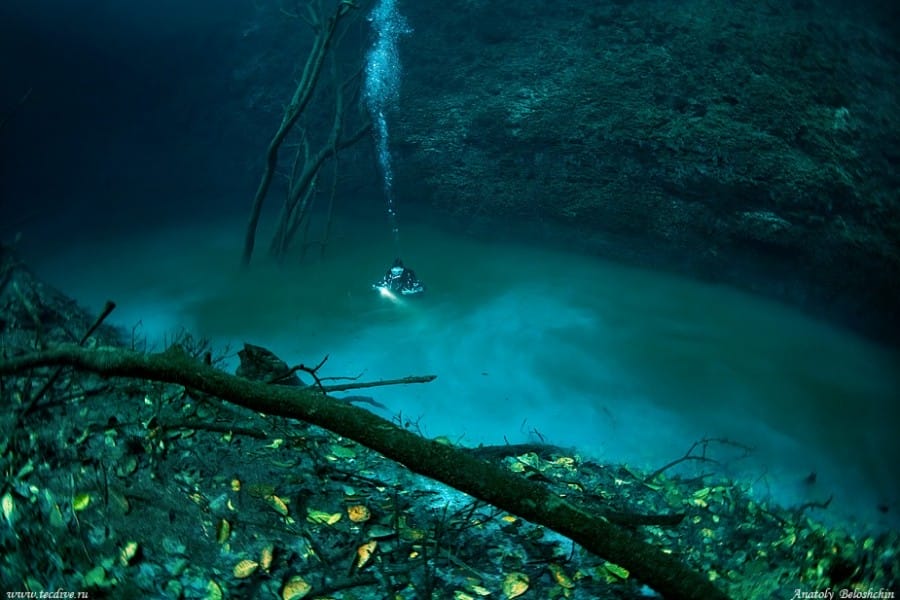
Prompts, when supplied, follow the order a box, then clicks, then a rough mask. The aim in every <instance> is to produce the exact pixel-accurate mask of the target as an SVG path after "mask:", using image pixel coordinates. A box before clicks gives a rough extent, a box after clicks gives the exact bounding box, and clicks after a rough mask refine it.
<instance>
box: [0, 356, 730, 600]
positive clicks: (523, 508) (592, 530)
mask: <svg viewBox="0 0 900 600" xmlns="http://www.w3.org/2000/svg"><path fill="white" fill-rule="evenodd" d="M63 365H65V366H70V367H74V368H76V369H81V370H85V371H91V372H94V373H97V374H98V375H101V376H104V377H130V378H138V379H144V380H149V381H157V382H165V383H172V384H179V385H183V386H185V387H188V388H192V389H196V390H198V391H201V392H204V393H207V394H210V395H213V396H216V397H219V398H221V399H223V400H226V401H229V402H232V403H234V404H238V405H240V406H244V407H247V408H250V409H252V410H254V411H258V412H262V413H266V414H270V415H275V416H280V417H287V418H294V419H299V420H302V421H305V422H307V423H310V424H313V425H318V426H320V427H323V428H325V429H328V430H330V431H332V432H334V433H336V434H338V435H342V436H345V437H347V438H349V439H352V440H354V441H356V442H358V443H359V444H362V445H364V446H366V447H368V448H371V449H372V450H375V451H376V452H379V453H381V454H382V455H384V456H385V457H387V458H389V459H391V460H394V461H396V462H399V463H401V464H403V465H404V466H406V467H407V468H409V469H410V470H412V471H414V472H416V473H419V474H421V475H424V476H426V477H430V478H432V479H435V480H437V481H440V482H442V483H445V484H447V485H449V486H451V487H453V488H456V489H458V490H460V491H462V492H464V493H466V494H469V495H471V496H473V497H475V498H477V499H479V500H483V501H485V502H488V503H490V504H493V505H494V506H496V507H498V508H500V509H503V510H505V511H508V512H510V513H513V514H516V515H518V516H520V517H522V518H524V519H527V520H529V521H531V522H533V523H537V524H540V525H543V526H545V527H548V528H550V529H552V530H554V531H556V532H558V533H560V534H562V535H564V536H566V537H568V538H570V539H572V540H574V541H575V542H577V543H579V544H581V546H583V547H584V548H585V549H586V550H588V551H590V552H592V553H594V554H596V555H598V556H600V557H602V558H604V559H607V560H609V561H612V562H614V563H616V564H618V565H620V566H622V567H624V568H626V569H628V570H629V571H630V572H631V574H632V575H633V576H634V577H635V578H637V579H639V580H640V581H642V582H644V583H646V584H647V585H648V586H650V587H651V588H653V589H654V590H656V591H657V592H659V593H661V594H662V595H663V596H665V597H666V598H667V599H673V600H678V599H698V598H704V599H717V598H718V599H724V598H727V596H726V595H725V594H724V593H723V592H722V591H721V590H720V589H718V588H717V587H716V586H714V585H713V584H712V583H711V582H710V581H709V580H708V579H707V578H705V577H703V576H702V575H700V574H698V573H696V572H694V571H692V570H691V569H689V568H688V567H687V566H686V565H684V564H683V563H682V562H681V561H680V560H679V559H678V558H677V557H676V556H674V555H671V554H666V553H665V552H663V551H662V550H661V549H660V548H657V547H655V546H653V545H651V544H648V543H646V542H644V541H642V540H641V539H639V538H638V537H637V536H636V535H635V534H634V533H632V532H630V531H627V530H625V529H623V528H621V527H619V526H617V525H614V524H612V523H610V522H609V521H608V520H607V519H604V518H603V517H600V516H597V515H594V514H591V513H588V512H586V511H584V510H582V509H579V508H578V507H576V506H574V505H573V504H571V503H569V502H567V501H565V500H564V499H562V498H560V497H558V496H557V495H556V494H555V493H553V492H552V491H551V490H550V489H549V488H547V487H546V486H544V485H542V484H540V483H536V482H532V481H529V480H527V479H525V478H523V477H520V476H517V475H516V474H514V473H511V472H509V471H507V470H505V469H503V468H502V467H501V466H499V465H497V464H494V463H491V462H488V461H485V460H482V459H480V458H478V457H476V456H473V455H472V454H471V453H468V452H465V451H462V450H460V449H458V448H454V447H452V446H448V445H446V444H441V443H438V442H434V441H431V440H427V439H425V438H422V437H420V436H418V435H416V434H414V433H412V432H410V431H408V430H406V429H403V428H401V427H398V426H396V425H394V424H392V423H390V422H389V421H386V420H385V419H383V418H381V417H379V416H377V415H375V414H373V413H370V412H369V411H367V410H364V409H361V408H357V407H354V406H352V405H350V404H347V403H344V402H340V401H339V400H337V399H335V398H331V397H330V396H328V395H327V394H325V393H322V392H321V391H320V390H319V389H317V388H315V387H305V388H297V387H287V386H278V385H268V384H266V383H262V382H257V381H250V380H248V379H244V378H241V377H238V376H235V375H229V374H227V373H225V372H223V371H220V370H218V369H216V368H214V367H212V366H210V365H208V364H205V363H204V362H203V361H200V360H197V359H195V358H193V357H191V356H189V355H188V354H187V353H186V352H184V351H183V350H181V349H180V348H179V347H177V346H173V347H171V348H170V349H168V350H166V351H165V352H162V353H156V354H141V353H138V352H133V351H130V350H125V349H121V348H114V347H99V348H96V349H91V350H88V349H85V348H82V347H80V346H77V345H74V344H67V345H60V346H57V347H55V348H51V349H48V350H46V351H43V352H37V353H30V354H26V355H22V356H17V357H12V358H7V359H4V360H0V375H12V374H21V373H23V372H27V371H29V370H31V369H35V368H38V367H51V366H63Z"/></svg>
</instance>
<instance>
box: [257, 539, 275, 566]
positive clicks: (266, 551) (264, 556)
mask: <svg viewBox="0 0 900 600" xmlns="http://www.w3.org/2000/svg"><path fill="white" fill-rule="evenodd" d="M274 554H275V546H274V545H273V544H267V545H266V546H263V549H262V550H261V551H260V553H259V566H261V567H262V569H263V571H266V572H268V570H269V567H271V566H272V557H273V556H274Z"/></svg>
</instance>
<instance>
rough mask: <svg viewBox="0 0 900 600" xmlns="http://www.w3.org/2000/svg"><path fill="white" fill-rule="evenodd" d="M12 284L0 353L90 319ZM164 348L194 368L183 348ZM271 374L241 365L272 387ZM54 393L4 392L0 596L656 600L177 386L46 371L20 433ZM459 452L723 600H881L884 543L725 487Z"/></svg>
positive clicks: (363, 456) (373, 467) (541, 449)
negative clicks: (666, 555)
mask: <svg viewBox="0 0 900 600" xmlns="http://www.w3.org/2000/svg"><path fill="white" fill-rule="evenodd" d="M7 260H9V259H7ZM8 264H11V265H12V266H8V267H7V266H4V267H3V269H5V270H2V271H0V275H2V276H0V281H5V283H4V284H3V287H2V289H0V303H2V313H0V314H2V315H3V319H2V321H0V347H2V352H3V354H4V355H5V356H13V355H16V354H19V353H22V352H25V351H30V350H33V349H35V348H45V347H47V346H49V345H52V344H54V343H58V342H77V341H78V339H79V337H80V336H81V335H82V334H83V332H84V331H86V330H87V329H88V328H89V327H90V324H91V322H92V321H93V319H91V318H90V317H89V316H88V315H86V314H85V313H84V312H82V311H80V310H79V309H77V307H76V306H75V305H74V304H73V303H72V302H71V301H70V300H68V299H66V298H65V297H64V296H62V295H61V294H58V293H57V292H55V291H53V290H51V289H50V288H48V287H46V286H43V285H42V284H40V283H38V282H37V281H35V280H34V278H32V277H31V275H30V274H29V273H28V271H27V270H25V269H24V268H23V267H22V266H21V265H16V264H12V263H8ZM123 340H126V341H125V342H124V343H126V344H133V341H132V340H130V338H129V336H128V335H124V334H123V333H122V332H118V331H116V330H113V329H111V328H108V327H101V328H99V329H98V330H97V331H96V332H95V334H94V337H93V341H92V342H91V343H94V344H97V345H111V344H122V343H123ZM175 343H178V344H180V345H182V347H184V349H185V350H186V351H188V352H190V353H192V354H194V355H196V356H198V357H202V356H204V355H205V354H207V353H208V352H209V348H208V345H207V344H205V343H202V342H198V341H196V340H194V339H193V338H191V336H190V335H188V334H183V335H181V336H180V337H179V338H178V339H177V340H176V341H175ZM254 348H255V349H254V351H253V353H254V355H255V356H263V355H266V353H267V352H268V351H265V350H264V349H260V348H258V347H254ZM268 355H270V356H268V358H267V360H266V361H257V364H261V363H266V364H268V365H270V366H273V367H274V368H275V369H276V370H281V372H282V373H284V372H287V371H288V369H287V365H285V364H284V363H283V362H281V361H279V360H278V359H277V357H274V355H271V353H268ZM211 360H215V359H211ZM52 372H53V370H52V369H40V370H35V371H34V372H33V373H30V374H28V375H26V376H22V377H4V378H3V379H2V380H0V385H2V387H0V398H2V402H3V403H4V406H5V407H6V409H5V410H4V411H2V413H0V467H2V468H0V471H2V473H3V479H2V487H3V489H2V492H0V508H2V519H3V522H4V527H3V528H2V529H0V584H2V586H3V588H4V589H6V590H18V591H41V590H55V589H68V590H86V591H92V592H96V593H98V594H99V593H103V592H110V591H116V593H117V594H120V595H124V594H126V593H127V595H129V596H132V597H169V598H206V599H215V598H243V597H273V598H283V599H285V600H297V599H300V598H326V597H327V598H336V599H338V598H345V599H350V598H388V597H390V598H394V599H398V600H399V599H407V598H408V599H414V598H454V599H458V600H466V599H475V598H482V597H493V598H507V599H511V598H517V597H523V598H551V599H553V598H573V599H603V598H633V597H638V596H652V595H653V592H652V590H649V589H648V588H646V587H645V586H644V585H643V584H642V582H640V581H636V580H635V579H634V578H633V577H632V576H631V574H630V573H629V571H628V570H626V569H624V568H622V567H621V566H619V565H616V564H614V563H611V562H608V561H606V560H604V559H603V558H601V557H597V556H594V555H592V554H589V553H587V552H584V551H582V550H581V549H580V548H579V547H577V546H576V545H574V544H573V543H572V542H571V541H570V540H568V539H566V538H564V537H561V536H559V535H558V534H556V533H554V532H551V531H549V530H547V529H545V528H543V527H539V526H536V525H533V524H531V523H529V522H527V521H524V520H522V519H521V518H519V517H517V516H516V515H512V514H508V513H505V512H503V511H500V510H497V509H495V508H493V507H491V506H489V505H486V504H484V503H482V502H479V501H475V500H473V499H472V498H470V497H468V496H465V495H463V494H461V493H459V492H457V491H455V490H453V489H450V488H448V487H446V486H443V485H441V484H437V483H435V482H433V481H431V480H428V479H424V478H422V477H419V476H417V475H415V474H413V473H411V472H410V471H408V470H407V469H405V468H404V467H403V466H401V465H398V464H396V463H392V462H389V461H387V460H385V459H384V458H383V457H381V456H380V455H378V454H376V453H374V452H371V451H369V450H368V449H366V448H365V447H362V446H359V445H358V444H355V443H353V442H351V441H349V440H347V439H344V438H341V437H339V436H336V435H334V434H332V433H330V432H328V431H324V430H322V429H319V428H316V427H312V426H308V425H305V424H303V423H298V422H296V421H290V420H287V419H282V418H276V417H267V416H262V415H260V414H258V413H255V412H252V411H249V410H246V409H242V408H239V407H235V406H233V405H230V404H227V403H223V402H221V401H219V400H217V399H215V398H211V397H208V396H205V395H203V394H199V393H195V392H193V391H192V390H189V389H185V388H183V387H181V386H176V385H163V384H157V383H145V382H140V381H126V380H115V381H105V380H102V379H101V378H99V377H97V376H94V375H91V374H85V373H81V372H74V371H71V370H64V371H63V372H62V373H61V374H60V375H59V376H58V377H57V378H56V380H55V381H54V382H53V385H52V386H51V387H50V388H49V389H48V390H47V391H46V392H45V393H44V394H43V395H42V397H41V398H40V400H39V401H38V402H36V403H34V404H33V409H32V410H30V411H29V412H28V413H27V414H25V413H24V408H25V407H26V406H29V405H30V404H29V403H30V402H31V401H32V399H33V398H34V394H35V392H36V391H37V390H40V389H42V387H43V386H45V384H46V382H47V381H48V379H49V377H50V376H51V375H52ZM243 373H244V374H245V376H249V375H251V372H250V371H249V370H245V371H244V372H243ZM272 375H273V373H272V372H271V369H266V368H257V369H255V370H254V371H253V372H252V376H254V377H256V378H259V379H262V380H266V381H272ZM469 451H470V452H472V453H475V454H476V455H478V456H480V457H482V458H484V459H485V460H491V461H496V462H498V463H500V464H502V465H504V466H505V468H506V469H508V470H509V471H511V472H513V473H517V474H519V475H520V476H521V477H525V478H529V479H533V480H535V481H539V482H541V483H542V484H544V485H547V486H550V487H551V489H553V490H554V491H555V492H556V494H558V495H559V496H560V497H562V498H565V499H566V500H567V501H569V502H571V503H573V504H575V505H577V506H578V507H579V508H580V509H581V510H583V511H585V513H586V514H591V515H595V514H601V515H603V516H604V517H605V518H606V519H608V520H610V521H612V522H615V523H618V524H620V525H621V526H623V527H629V528H632V529H634V530H635V531H638V532H640V535H641V536H642V537H643V538H644V539H645V540H647V541H651V542H652V543H653V544H655V545H658V546H660V547H663V548H665V549H667V551H671V552H674V553H677V554H679V555H681V556H683V557H685V559H686V561H687V562H688V564H690V565H691V566H692V568H693V569H694V570H696V571H698V572H701V573H704V574H705V575H706V576H707V577H708V578H709V579H710V580H713V581H716V582H717V583H719V584H720V587H721V589H724V590H725V591H726V592H728V593H729V594H730V595H731V596H732V597H735V598H751V597H752V598H756V597H767V596H769V595H772V594H776V593H782V594H788V593H789V594H792V591H793V590H794V589H808V590H818V589H826V588H831V589H847V590H858V591H866V590H872V591H877V590H879V589H896V586H897V585H898V577H900V574H898V570H897V549H898V546H900V541H898V535H897V533H896V532H892V533H883V534H880V535H871V536H863V537H859V536H855V535H854V534H853V533H851V532H844V531H840V530H835V529H827V528H825V527H823V526H822V525H821V524H818V523H817V522H815V521H814V520H813V519H812V518H811V517H810V516H808V515H805V514H802V513H800V514H798V513H796V512H792V511H787V510H784V509H780V508H777V507H774V506H769V505H766V504H764V503H760V502H758V501H756V500H754V499H752V498H751V496H750V495H749V494H748V493H747V490H745V489H743V488H742V487H741V486H739V485H737V484H736V483H735V482H733V481H729V480H727V479H724V478H717V477H714V476H705V477H703V478H700V479H691V480H686V479H681V478H678V477H669V476H667V474H666V473H665V472H659V471H658V472H655V473H651V474H649V475H648V474H647V473H643V472H639V471H637V470H635V469H630V468H628V467H627V466H624V465H602V464H598V463H596V462H593V461H590V460H586V459H584V458H583V457H580V456H579V455H578V454H576V453H575V452H573V451H571V450H568V449H563V448H556V447H552V446H547V445H523V446H497V447H487V448H472V449H469ZM126 590H127V591H126ZM788 597H789V596H788Z"/></svg>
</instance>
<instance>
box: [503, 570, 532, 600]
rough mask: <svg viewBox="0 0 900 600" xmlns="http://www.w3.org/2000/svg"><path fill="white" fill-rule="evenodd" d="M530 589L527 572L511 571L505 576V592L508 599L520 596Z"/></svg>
mask: <svg viewBox="0 0 900 600" xmlns="http://www.w3.org/2000/svg"><path fill="white" fill-rule="evenodd" d="M527 591H528V575H526V574H525V573H509V574H508V575H507V576H506V577H504V578H503V594H504V595H505V596H506V598H507V600H512V598H518V597H519V596H521V595H522V594H524V593H525V592H527Z"/></svg>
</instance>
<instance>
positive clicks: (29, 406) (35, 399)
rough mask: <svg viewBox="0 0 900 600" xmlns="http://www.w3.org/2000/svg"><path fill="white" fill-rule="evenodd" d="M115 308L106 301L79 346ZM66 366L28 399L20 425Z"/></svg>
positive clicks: (58, 369) (59, 369) (59, 368)
mask: <svg viewBox="0 0 900 600" xmlns="http://www.w3.org/2000/svg"><path fill="white" fill-rule="evenodd" d="M115 308H116V303H115V302H113V301H112V300H107V301H106V304H104V305H103V311H102V312H101V313H100V315H99V316H98V317H97V319H96V320H95V321H94V324H93V325H91V326H90V327H89V328H88V330H87V333H85V334H84V335H83V336H82V337H81V341H79V342H78V345H79V346H84V343H85V342H86V341H87V340H88V338H89V337H91V334H92V333H94V332H95V331H97V328H98V327H100V325H101V324H102V323H103V321H104V320H106V317H108V316H109V314H110V313H111V312H112V311H113V310H115ZM64 368H65V367H58V368H57V369H56V371H54V372H53V374H52V375H51V376H50V378H49V379H47V381H45V382H44V385H43V386H41V389H39V390H38V391H37V393H36V394H35V395H34V396H32V397H31V398H30V399H29V400H28V403H26V404H25V407H24V408H23V409H22V412H21V413H19V418H18V425H21V424H22V420H23V419H24V418H25V417H27V416H28V415H29V414H30V413H31V411H32V410H34V407H35V405H37V403H38V402H39V401H40V399H41V398H42V397H43V396H44V394H46V393H47V390H49V389H50V388H51V387H53V384H55V383H56V380H57V379H59V376H60V375H62V372H63V369H64Z"/></svg>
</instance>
